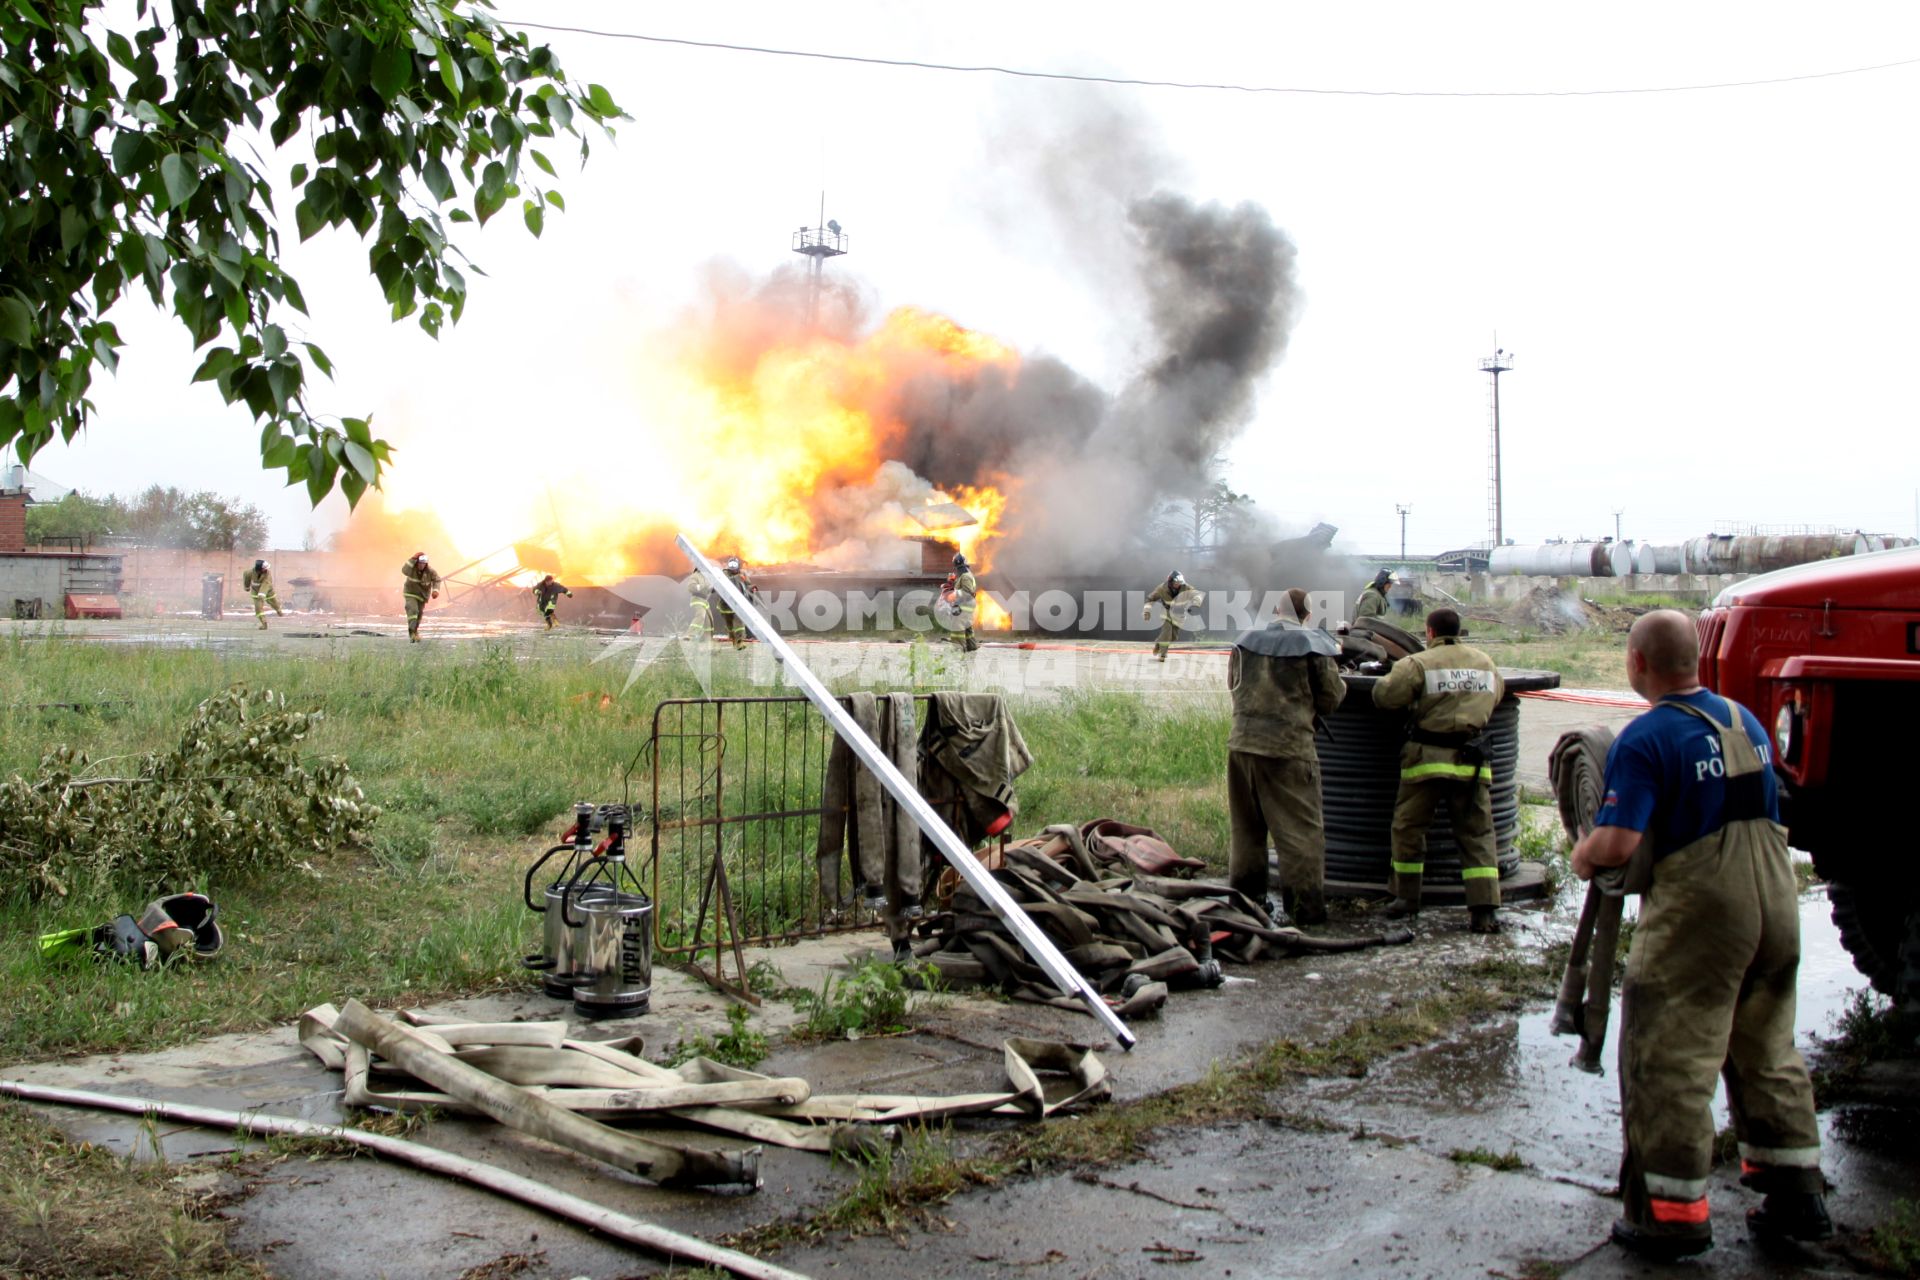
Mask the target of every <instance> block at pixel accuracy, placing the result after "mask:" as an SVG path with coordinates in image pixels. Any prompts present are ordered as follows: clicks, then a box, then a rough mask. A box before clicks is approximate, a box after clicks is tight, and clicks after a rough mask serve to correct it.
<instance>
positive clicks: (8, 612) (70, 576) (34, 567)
mask: <svg viewBox="0 0 1920 1280" xmlns="http://www.w3.org/2000/svg"><path fill="white" fill-rule="evenodd" d="M120 589H121V573H120V557H119V556H117V555H97V554H93V553H88V552H59V551H52V552H36V551H22V552H13V553H6V552H0V616H4V617H8V618H13V617H18V616H20V615H21V613H22V608H23V605H24V606H25V607H26V609H28V610H29V611H30V610H31V609H32V607H33V606H34V605H35V604H37V606H38V609H39V616H40V617H42V618H64V617H65V616H66V598H67V597H68V596H69V595H103V596H111V595H117V594H118V593H119V591H120Z"/></svg>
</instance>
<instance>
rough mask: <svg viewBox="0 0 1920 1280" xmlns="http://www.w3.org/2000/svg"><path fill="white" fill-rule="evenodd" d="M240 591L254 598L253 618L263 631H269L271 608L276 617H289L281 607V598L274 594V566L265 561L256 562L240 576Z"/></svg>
mask: <svg viewBox="0 0 1920 1280" xmlns="http://www.w3.org/2000/svg"><path fill="white" fill-rule="evenodd" d="M240 589H241V590H242V591H245V592H246V593H247V594H248V595H251V596H252V597H253V616H254V619H255V620H256V621H258V622H259V624H260V629H261V630H262V631H265V630H266V629H267V609H268V608H269V607H271V608H272V609H273V612H274V615H275V616H276V617H281V618H284V617H286V616H287V614H286V611H285V610H284V609H282V608H281V607H280V598H279V597H278V596H276V595H274V593H273V566H272V565H270V564H268V563H267V562H266V561H265V560H255V561H254V562H253V568H251V569H249V570H247V571H246V572H245V573H243V574H241V575H240Z"/></svg>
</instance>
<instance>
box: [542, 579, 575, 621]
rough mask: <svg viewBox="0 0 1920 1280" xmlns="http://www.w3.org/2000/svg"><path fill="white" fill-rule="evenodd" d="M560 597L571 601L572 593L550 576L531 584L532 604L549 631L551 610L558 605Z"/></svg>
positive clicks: (551, 618) (551, 619) (551, 616)
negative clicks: (543, 619)
mask: <svg viewBox="0 0 1920 1280" xmlns="http://www.w3.org/2000/svg"><path fill="white" fill-rule="evenodd" d="M561 596H565V597H567V598H568V599H569V600H571V599H572V598H573V592H571V591H569V590H568V589H567V588H566V587H563V586H561V585H560V584H559V583H558V582H555V581H554V580H553V575H552V574H548V575H547V576H546V577H544V578H542V579H540V581H538V582H536V583H534V584H533V603H534V605H535V607H536V608H538V609H539V610H540V616H541V617H542V618H545V619H546V621H547V630H549V631H551V630H553V609H554V606H555V605H557V604H559V603H560V597H561Z"/></svg>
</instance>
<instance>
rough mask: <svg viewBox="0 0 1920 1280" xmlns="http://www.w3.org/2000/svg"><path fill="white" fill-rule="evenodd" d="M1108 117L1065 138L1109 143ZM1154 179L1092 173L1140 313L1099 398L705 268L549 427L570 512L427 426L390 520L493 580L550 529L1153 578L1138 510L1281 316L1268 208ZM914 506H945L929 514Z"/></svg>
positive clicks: (1282, 251)
mask: <svg viewBox="0 0 1920 1280" xmlns="http://www.w3.org/2000/svg"><path fill="white" fill-rule="evenodd" d="M1125 125H1126V122H1124V121H1118V120H1102V121H1097V122H1093V123H1091V124H1088V125H1086V126H1084V127H1085V128H1098V129H1103V130H1106V131H1108V132H1109V133H1110V134H1112V135H1113V136H1115V137H1124V136H1126V129H1125V127H1124V126H1125ZM1110 150H1111V148H1109V151H1110ZM1125 168H1126V166H1120V169H1122V170H1124V169H1125ZM1152 169H1153V165H1151V164H1146V163H1143V164H1140V165H1137V166H1134V171H1132V172H1118V171H1115V170H1114V167H1113V166H1107V167H1105V168H1103V169H1102V170H1101V172H1100V174H1099V181H1101V182H1105V183H1125V184H1134V183H1137V184H1138V187H1139V193H1135V192H1131V191H1130V192H1129V193H1128V195H1127V198H1126V199H1125V200H1124V201H1121V202H1118V203H1115V202H1113V201H1108V202H1107V205H1108V207H1111V208H1113V209H1114V212H1115V217H1116V222H1117V224H1118V226H1119V229H1120V231H1121V232H1122V234H1121V235H1120V236H1119V237H1118V239H1117V241H1116V243H1118V244H1120V245H1121V246H1123V247H1122V248H1120V249H1119V250H1117V252H1120V253H1123V254H1124V256H1125V259H1126V260H1125V262H1124V264H1109V265H1110V266H1124V268H1125V269H1124V271H1123V272H1121V273H1120V275H1121V278H1124V279H1126V280H1128V281H1130V282H1131V289H1132V291H1133V293H1134V296H1135V297H1136V298H1137V300H1138V303H1139V311H1140V314H1141V315H1142V316H1143V317H1144V319H1145V322H1146V324H1147V327H1148V335H1147V341H1146V343H1145V347H1144V350H1145V355H1144V357H1143V359H1142V360H1141V363H1140V365H1139V367H1138V369H1137V371H1136V372H1135V373H1134V374H1133V375H1132V376H1131V377H1130V378H1129V379H1127V380H1126V381H1125V382H1124V384H1123V385H1121V386H1120V387H1118V388H1117V389H1107V388H1103V387H1100V386H1097V385H1096V384H1095V383H1094V382H1092V381H1091V380H1089V379H1088V378H1086V377H1084V376H1082V375H1081V374H1079V373H1078V372H1076V371H1075V370H1074V369H1072V368H1071V367H1069V366H1068V365H1067V364H1065V363H1064V362H1062V361H1061V360H1058V359H1056V358H1054V357H1052V356H1048V355H1044V354H1040V355H1034V354H1023V353H1021V352H1019V351H1017V350H1015V349H1014V348H1013V347H1012V346H1011V345H1009V344H1008V343H1005V342H1003V341H1001V340H999V339H997V338H995V337H993V336H991V335H988V334H985V333H981V332H978V331H976V330H972V329H969V328H967V327H965V326H964V325H962V324H960V323H958V322H956V321H955V320H953V319H951V318H948V317H946V316H943V315H940V314H937V313H935V312H933V311H930V310H927V309H924V308H920V307H911V306H903V307H897V308H894V309H893V310H891V311H888V312H886V313H885V314H883V315H878V316H877V317H876V316H875V315H873V313H872V309H871V308H870V307H869V306H868V305H867V298H866V294H865V293H864V292H863V291H862V290H861V289H860V288H859V287H858V286H857V285H855V284H853V283H851V282H849V281H847V280H846V279H844V278H838V279H835V280H833V281H831V282H829V283H827V284H825V285H824V286H823V285H822V283H821V281H820V280H819V279H818V278H817V276H809V275H808V273H807V272H805V271H802V270H782V271H777V272H775V273H774V274H773V275H772V276H770V277H768V278H766V279H764V280H759V281H752V280H747V279H744V278H740V277H738V276H733V277H727V276H724V275H721V276H719V277H717V278H716V280H715V281H714V282H713V283H712V284H711V285H710V288H709V290H708V292H707V296H706V297H705V298H704V299H703V301H702V302H701V303H700V305H699V306H698V307H697V308H696V309H695V310H694V311H693V312H692V313H691V314H690V315H688V316H687V318H686V320H685V322H684V323H683V324H681V325H680V326H678V327H677V328H676V329H675V330H674V331H672V332H670V333H666V334H662V335H657V336H656V337H655V338H654V339H652V340H650V341H648V342H646V343H645V344H643V345H642V346H640V348H639V349H638V351H637V352H636V355H635V364H634V366H633V368H632V369H631V370H630V371H629V385H630V387H631V389H632V399H631V402H630V405H629V406H627V407H624V408H618V409H613V410H611V411H610V412H609V415H608V417H607V420H605V421H602V422H599V423H593V424H581V425H580V427H579V428H577V429H576V428H575V427H573V426H572V425H570V424H565V423H556V424H553V426H552V427H551V431H552V433H553V434H554V435H555V436H565V437H567V438H568V439H570V440H572V441H573V444H572V446H571V447H567V448H562V449H557V450H556V452H557V453H558V454H560V455H561V456H565V457H567V458H569V459H572V460H574V462H575V464H576V465H577V464H578V461H579V460H580V459H582V458H585V459H589V460H590V462H591V470H592V475H593V476H594V477H596V478H597V479H596V480H595V481H593V482H591V487H592V497H591V499H590V500H586V501H571V502H556V501H554V500H553V498H552V497H551V492H552V489H554V488H560V489H561V490H562V491H573V492H576V493H577V492H578V489H577V487H574V488H570V487H569V482H568V481H566V480H563V479H561V478H559V477H555V478H553V480H552V481H550V483H549V486H548V489H547V491H546V492H545V493H543V492H542V491H541V490H540V489H539V488H538V487H531V486H530V487H529V490H528V492H527V493H526V494H524V495H521V496H522V497H524V499H525V500H524V502H522V503H521V506H522V508H523V509H521V510H509V509H505V508H504V507H503V505H502V502H501V500H500V495H499V494H498V493H496V492H472V493H460V492H449V491H447V489H446V487H445V486H442V485H440V484H438V483H436V481H435V478H434V477H435V475H436V471H437V468H436V467H435V466H434V464H433V458H432V455H433V454H434V452H435V449H436V447H438V446H437V443H436V442H435V441H433V440H431V439H427V440H412V441H409V442H407V452H406V454H405V455H404V461H403V464H402V465H401V467H400V468H399V469H398V470H396V472H395V474H394V476H393V478H392V480H391V481H390V483H389V485H388V495H387V508H388V510H389V511H390V512H401V513H404V512H427V511H430V512H431V513H432V514H433V516H434V517H435V518H437V520H438V521H439V522H440V524H441V525H442V526H443V527H444V530H445V533H446V535H447V537H448V538H449V539H450V540H451V541H452V543H454V544H455V547H456V548H457V551H458V554H457V555H456V556H455V557H454V562H455V563H460V562H464V561H466V560H468V559H472V558H475V557H478V556H481V555H483V554H485V553H486V552H487V551H488V549H490V548H493V547H499V548H501V549H502V550H501V553H500V555H501V558H499V559H497V560H493V561H489V562H487V563H486V565H485V566H484V567H485V568H488V569H491V570H492V571H493V572H495V573H503V572H506V571H509V570H511V569H512V568H513V567H514V565H513V563H512V562H511V559H510V557H509V555H508V553H507V550H506V549H507V548H509V547H510V545H511V544H512V543H513V542H515V541H516V540H524V539H526V538H527V537H528V536H529V531H532V530H539V529H545V530H547V531H548V532H547V534H546V535H545V536H544V538H543V541H544V542H545V544H546V545H547V546H549V547H551V548H552V549H553V550H554V551H555V552H556V553H557V554H558V556H559V558H560V560H561V562H562V563H563V564H564V566H565V574H566V576H567V578H568V579H570V580H571V581H573V582H575V583H600V584H606V585H612V584H618V583H621V582H623V581H626V580H628V579H632V578H635V577H637V576H649V575H656V576H672V577H678V576H680V575H683V574H684V573H685V572H686V569H687V566H686V565H685V564H684V562H683V561H682V559H681V557H680V556H679V554H678V553H677V551H676V550H675V549H674V547H673V537H674V535H675V534H676V533H679V532H685V533H687V534H689V535H690V536H691V537H692V538H693V539H694V541H695V542H696V543H698V544H700V545H702V546H704V547H706V548H707V549H708V550H709V552H710V554H713V555H715V556H723V555H738V556H740V557H741V558H742V559H743V560H745V561H747V562H748V563H749V564H751V565H754V566H758V567H759V568H760V569H761V570H762V571H763V572H764V571H766V570H768V569H770V568H775V567H777V568H778V569H779V570H780V571H781V572H783V573H789V574H793V573H813V574H840V575H853V576H866V577H871V576H874V575H890V574H891V575H904V576H905V577H907V578H920V577H925V576H930V575H931V574H932V573H933V570H934V569H935V568H936V567H938V568H939V569H940V570H941V571H942V572H944V564H941V565H938V566H936V553H935V552H933V551H930V550H928V548H931V547H934V546H935V545H936V544H950V545H951V546H952V547H955V548H957V549H959V550H961V551H964V552H965V553H966V554H967V556H968V558H969V559H970V560H971V561H972V562H973V563H974V565H975V566H976V568H978V569H981V570H984V571H986V573H987V578H986V585H988V586H989V587H991V586H993V585H994V583H995V582H996V581H998V582H1000V583H1002V584H1003V585H1007V586H1012V587H1017V588H1019V589H1023V590H1032V589H1034V588H1036V587H1038V586H1040V585H1041V584H1043V583H1052V582H1055V581H1058V580H1061V579H1063V578H1087V577H1089V576H1091V577H1097V578H1101V579H1107V578H1111V579H1113V580H1115V581H1120V580H1125V581H1127V582H1130V583H1131V584H1132V585H1134V586H1136V587H1145V586H1150V585H1151V582H1152V581H1153V580H1156V579H1158V578H1159V577H1161V576H1164V574H1165V573H1166V571H1167V569H1168V568H1169V567H1170V566H1169V565H1167V564H1164V563H1162V561H1164V560H1166V559H1167V558H1168V557H1169V556H1170V555H1171V554H1172V552H1171V551H1170V550H1169V549H1168V548H1167V547H1166V546H1165V545H1164V543H1156V540H1155V538H1154V536H1153V534H1152V532H1151V528H1152V524H1153V516H1154V513H1155V512H1156V511H1157V510H1161V509H1163V508H1165V507H1166V506H1167V505H1168V504H1170V503H1171V504H1178V503H1181V502H1193V501H1197V500H1199V499H1200V497H1201V495H1203V494H1204V493H1206V492H1207V491H1208V489H1209V488H1210V487H1211V486H1212V485H1213V484H1214V482H1215V481H1216V479H1217V478H1218V477H1217V473H1216V467H1217V462H1216V459H1217V458H1218V457H1219V456H1220V455H1221V454H1222V452H1223V451H1224V450H1225V449H1226V448H1227V446H1229V445H1230V444H1231V443H1232V441H1233V440H1234V439H1235V438H1236V437H1237V436H1238V434H1239V433H1240V432H1241V431H1242V430H1243V429H1244V428H1245V426H1246V425H1247V424H1248V422H1249V421H1250V420H1251V418H1252V415H1253V410H1254V402H1255V393H1256V390H1257V387H1258V384H1259V382H1260V380H1261V379H1262V378H1263V377H1264V376H1265V375H1267V374H1268V373H1269V372H1270V371H1271V370H1272V369H1273V368H1274V367H1275V366H1276V365H1277V364H1278V363H1279V362H1280V360H1281V359H1282V357H1283V356H1284V354H1285V351H1286V346H1287V341H1288V336H1289V333H1290V331H1291V329H1292V327H1293V324H1294V321H1295V318H1296V315H1297V312H1298V307H1299V294H1298V288H1297V284H1296V280H1295V270H1294V268H1295V249H1294V245H1293V243H1292V241H1291V240H1290V239H1289V238H1288V237H1287V235H1286V234H1285V233H1284V232H1283V231H1282V230H1281V229H1280V228H1279V227H1278V226H1277V225H1275V223H1274V222H1273V220H1272V219H1271V218H1270V217H1269V216H1268V214H1267V212H1266V211H1265V210H1264V209H1262V208H1259V207H1258V206H1255V205H1252V204H1241V205H1238V206H1227V205H1221V204H1206V203H1198V202H1195V201H1192V200H1189V199H1187V198H1185V197H1183V196H1180V195H1177V194H1173V193H1170V192H1166V191H1163V190H1156V189H1155V188H1156V185H1157V181H1156V179H1155V175H1154V174H1153V172H1152ZM1108 194H1109V195H1111V194H1112V192H1109V193H1108ZM1108 274H1109V275H1112V274H1113V273H1112V272H1109V273H1108ZM823 287H824V289H825V296H822V294H821V292H820V291H821V290H822V288H823ZM445 447H447V448H449V449H454V448H460V449H464V448H467V447H468V446H467V444H466V443H465V442H461V441H449V442H447V444H446V446H445ZM422 455H426V456H425V457H424V458H423V457H422ZM608 477H620V478H621V483H620V484H618V485H617V486H614V485H609V484H608V483H606V480H607V478H608ZM930 512H939V513H942V516H941V518H940V519H939V520H938V521H937V522H935V523H931V524H930V523H929V520H928V513H930ZM956 512H957V513H959V517H955V515H954V513H956ZM1278 538H1279V534H1278V531H1277V528H1273V527H1271V526H1270V522H1269V528H1268V529H1267V530H1266V533H1265V536H1256V537H1255V538H1253V539H1252V544H1253V545H1254V546H1255V547H1256V548H1266V549H1268V550H1256V554H1254V555H1253V556H1251V557H1250V558H1249V557H1238V558H1236V559H1235V562H1234V563H1233V564H1232V565H1231V566H1230V568H1231V576H1232V577H1233V579H1234V580H1235V582H1236V583H1238V584H1240V585H1243V586H1246V587H1249V588H1267V587H1273V588H1278V587H1285V586H1289V585H1295V584H1294V583H1293V582H1291V581H1286V580H1281V579H1280V577H1279V576H1276V575H1284V572H1285V571H1284V569H1282V568H1277V567H1276V564H1275V559H1276V558H1275V556H1274V555H1273V554H1271V553H1270V549H1271V548H1272V547H1273V545H1274V544H1275V543H1276V542H1277V541H1278ZM412 549H413V548H411V547H405V548H402V547H400V546H398V545H397V544H396V546H395V547H394V548H393V550H396V551H398V552H399V553H400V554H401V555H404V554H406V553H407V552H408V551H410V550H412ZM1183 554H1185V555H1191V554H1192V548H1191V545H1190V544H1188V545H1187V548H1186V551H1185V552H1184V553H1183ZM388 558H392V559H395V561H396V563H397V557H394V556H389V557H388ZM436 558H437V555H436ZM1243 561H1244V563H1243ZM1281 563H1282V564H1284V563H1285V559H1284V558H1282V561H1281ZM1190 567H1191V566H1190ZM1340 572H1341V576H1340V577H1339V578H1334V579H1332V581H1343V580H1344V576H1345V574H1344V571H1340ZM1143 575H1144V576H1145V579H1146V580H1145V581H1141V579H1142V576H1143ZM1318 585H1326V582H1325V581H1324V580H1323V582H1322V583H1320V584H1318Z"/></svg>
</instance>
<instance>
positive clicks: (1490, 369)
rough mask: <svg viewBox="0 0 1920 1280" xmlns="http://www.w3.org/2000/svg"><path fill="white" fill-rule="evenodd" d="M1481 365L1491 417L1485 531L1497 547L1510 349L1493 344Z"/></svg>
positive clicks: (1501, 531) (1500, 540)
mask: <svg viewBox="0 0 1920 1280" xmlns="http://www.w3.org/2000/svg"><path fill="white" fill-rule="evenodd" d="M1480 368H1481V370H1482V371H1483V372H1485V373H1486V374H1487V375H1488V378H1489V380H1490V384H1491V389H1490V390H1489V392H1488V400H1487V406H1488V408H1487V411H1488V416H1489V417H1490V419H1491V420H1492V438H1491V441H1490V442H1489V444H1488V446H1487V534H1488V536H1489V537H1490V538H1491V539H1492V540H1491V542H1489V544H1488V545H1489V546H1491V547H1498V546H1501V545H1503V543H1504V542H1505V537H1504V534H1505V529H1504V527H1503V526H1502V525H1501V522H1500V375H1501V374H1503V373H1505V372H1506V371H1507V370H1509V369H1511V368H1513V353H1512V352H1510V351H1507V350H1506V349H1504V348H1498V347H1496V348H1495V349H1494V353H1493V354H1492V355H1490V356H1488V357H1487V358H1486V359H1484V360H1482V361H1481V362H1480Z"/></svg>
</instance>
